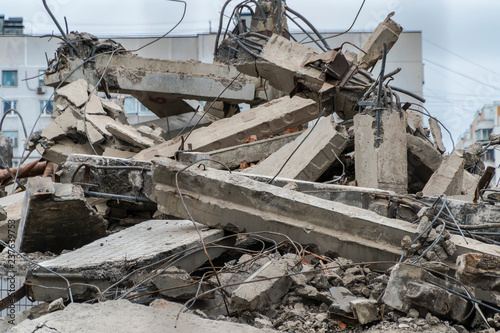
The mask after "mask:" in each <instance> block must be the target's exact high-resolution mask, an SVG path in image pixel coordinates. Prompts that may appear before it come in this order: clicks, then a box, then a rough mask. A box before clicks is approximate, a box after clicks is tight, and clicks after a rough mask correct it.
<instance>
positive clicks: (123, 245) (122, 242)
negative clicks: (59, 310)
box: [27, 220, 231, 301]
mask: <svg viewBox="0 0 500 333" xmlns="http://www.w3.org/2000/svg"><path fill="white" fill-rule="evenodd" d="M198 226H199V227H201V226H200V225H198ZM200 232H201V236H202V238H203V240H204V241H205V242H206V243H210V242H212V241H215V240H218V239H219V238H222V237H223V236H224V232H223V231H222V230H217V229H206V228H204V229H201V230H200ZM199 240H200V236H199V235H198V232H197V231H196V227H195V225H194V224H193V222H191V221H184V220H150V221H146V222H142V223H140V224H138V225H135V226H133V227H130V228H127V229H125V230H122V231H120V232H117V233H115V234H112V235H109V236H107V237H105V238H101V239H97V240H96V241H94V242H92V243H90V244H87V245H85V246H83V247H81V248H79V249H77V250H75V251H72V252H68V253H65V254H62V255H60V256H59V257H56V258H54V259H51V260H48V261H45V262H42V263H41V265H42V266H44V267H48V268H50V269H52V270H55V271H57V272H59V273H60V274H63V275H65V276H66V277H67V278H68V279H69V280H70V281H71V282H72V283H76V282H86V283H90V284H95V285H97V286H99V287H100V288H102V290H104V289H105V288H107V287H109V286H110V285H111V284H112V283H113V282H116V281H118V280H120V279H121V278H123V277H125V276H126V275H127V274H128V273H130V270H129V268H130V267H134V268H141V267H144V268H145V269H144V270H142V271H141V272H140V274H139V275H133V276H130V277H129V280H128V281H133V279H134V278H137V277H138V278H137V280H140V278H141V277H143V276H144V275H141V274H144V273H145V274H147V273H149V272H151V271H153V270H155V269H157V268H158V267H159V266H160V265H161V264H162V263H164V261H162V260H163V259H165V258H167V257H169V256H172V255H174V254H176V253H179V252H181V251H183V250H185V249H190V248H195V247H198V250H194V251H193V253H189V251H187V252H185V253H183V254H180V257H182V256H185V258H184V260H179V261H177V262H176V264H175V265H176V266H177V267H179V268H181V269H184V270H186V271H188V272H191V271H192V270H194V269H196V268H197V267H199V266H201V265H202V264H203V263H205V262H206V261H207V257H206V254H205V252H204V251H203V248H201V247H200V246H199ZM224 245H231V244H230V243H224ZM224 251H225V250H224V249H217V248H211V249H208V253H209V255H210V256H211V258H215V257H217V256H219V255H220V254H221V253H222V252H224ZM27 281H30V282H32V283H33V285H32V286H31V287H30V290H29V294H30V296H32V297H33V298H34V299H36V300H38V301H53V300H55V299H57V298H59V297H66V296H67V291H66V290H64V289H63V290H58V289H47V288H44V287H38V285H40V286H48V287H62V288H65V287H66V284H65V282H64V280H62V279H61V278H60V277H57V276H55V275H54V274H47V272H46V271H45V270H43V269H35V270H33V271H31V272H30V273H29V274H28V277H27ZM95 293H96V290H95V288H92V286H88V285H87V286H74V287H73V296H74V297H75V299H84V300H85V299H89V296H88V295H89V294H90V295H91V294H95Z"/></svg>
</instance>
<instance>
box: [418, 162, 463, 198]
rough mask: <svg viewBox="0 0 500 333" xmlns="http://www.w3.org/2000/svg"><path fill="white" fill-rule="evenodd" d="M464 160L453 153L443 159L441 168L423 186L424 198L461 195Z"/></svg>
mask: <svg viewBox="0 0 500 333" xmlns="http://www.w3.org/2000/svg"><path fill="white" fill-rule="evenodd" d="M464 165H465V160H464V159H463V158H462V157H460V156H458V155H457V153H456V152H455V153H453V154H451V155H448V156H446V157H445V158H444V160H443V162H442V163H441V166H440V167H439V168H438V169H437V170H436V171H435V172H434V173H433V174H432V176H431V178H430V179H429V181H428V182H427V184H426V185H425V187H424V189H423V191H422V192H423V193H424V195H426V196H434V195H441V194H446V195H459V194H461V193H462V187H463V175H464Z"/></svg>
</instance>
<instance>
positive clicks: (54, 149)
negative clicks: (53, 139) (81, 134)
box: [36, 138, 101, 164]
mask: <svg viewBox="0 0 500 333" xmlns="http://www.w3.org/2000/svg"><path fill="white" fill-rule="evenodd" d="M94 148H96V147H94ZM36 150H37V151H38V152H39V153H40V154H41V155H42V157H43V158H44V159H45V160H47V161H50V162H54V163H57V164H63V163H64V162H65V161H66V159H67V158H68V156H69V155H71V154H84V155H91V154H93V153H94V151H93V150H92V148H91V147H90V144H89V143H84V144H76V143H74V142H73V141H72V140H70V139H67V138H64V139H59V140H58V141H57V143H56V144H55V145H53V146H50V148H49V149H45V148H44V147H43V146H42V145H41V144H37V146H36ZM100 150H101V149H99V148H98V147H97V151H98V152H99V151H100Z"/></svg>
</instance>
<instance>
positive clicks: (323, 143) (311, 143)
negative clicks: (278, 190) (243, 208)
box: [243, 116, 349, 181]
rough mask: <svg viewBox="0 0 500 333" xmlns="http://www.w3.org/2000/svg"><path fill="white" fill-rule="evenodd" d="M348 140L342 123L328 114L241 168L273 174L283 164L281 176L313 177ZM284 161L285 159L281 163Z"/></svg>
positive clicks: (261, 173) (315, 176)
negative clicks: (261, 159)
mask: <svg viewBox="0 0 500 333" xmlns="http://www.w3.org/2000/svg"><path fill="white" fill-rule="evenodd" d="M348 141H349V134H347V131H346V129H345V127H344V126H342V125H336V124H335V121H334V119H333V116H329V117H326V118H324V119H322V120H321V121H320V122H319V123H318V125H317V126H316V127H315V128H314V129H313V127H310V128H308V129H307V130H306V131H305V132H304V133H302V134H301V135H300V136H299V137H298V138H297V139H295V140H294V141H293V142H291V143H289V144H287V145H285V146H283V147H282V148H281V149H280V150H278V151H277V152H276V153H274V154H272V155H271V156H269V157H268V158H266V159H265V160H264V161H262V162H261V163H259V164H258V165H256V166H254V167H252V168H250V169H248V171H246V170H245V171H243V172H248V173H251V174H256V175H266V176H275V175H276V173H277V172H278V170H280V168H281V167H282V166H284V167H283V170H281V172H280V173H279V175H280V176H282V177H286V178H292V179H300V180H309V181H315V180H317V179H318V178H319V177H320V176H321V175H322V174H323V172H325V171H326V170H327V169H328V168H329V167H330V166H331V165H332V164H333V163H335V162H337V157H338V156H340V155H341V153H342V151H343V150H344V148H345V147H346V146H347V143H348ZM292 154H293V155H292ZM290 156H291V158H290V159H289V160H288V158H289V157H290ZM336 156H337V157H336ZM285 162H287V163H286V164H284V163H285Z"/></svg>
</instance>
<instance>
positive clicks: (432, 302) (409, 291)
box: [382, 263, 471, 322]
mask: <svg viewBox="0 0 500 333" xmlns="http://www.w3.org/2000/svg"><path fill="white" fill-rule="evenodd" d="M439 286H443V287H446V288H449V289H456V290H455V291H457V292H461V291H462V287H461V285H458V284H457V285H454V284H452V282H450V281H445V280H442V279H440V278H438V277H435V276H434V275H432V274H430V273H429V272H427V271H426V270H425V269H423V268H421V267H418V266H415V265H406V264H404V263H399V264H397V265H395V266H394V267H393V268H392V270H391V275H390V278H389V282H388V284H387V289H386V290H385V292H384V295H383V297H382V301H383V302H384V303H385V304H386V305H388V306H390V307H392V308H394V309H396V310H399V311H402V312H405V313H408V312H409V311H410V309H412V308H413V309H416V310H418V311H419V312H420V315H422V316H424V315H425V314H426V313H427V312H431V313H432V314H434V315H437V316H441V317H445V318H448V319H452V320H455V321H458V322H462V321H463V320H465V318H467V314H468V313H469V312H470V310H471V305H470V304H469V302H468V301H467V300H465V299H463V298H461V297H460V296H457V295H455V294H453V293H450V292H448V291H446V290H444V289H442V288H440V287H439ZM462 292H463V291H462Z"/></svg>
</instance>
